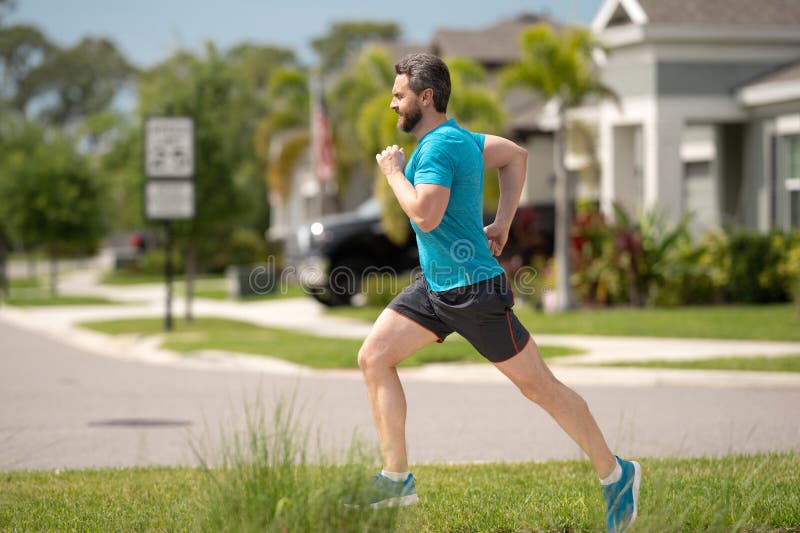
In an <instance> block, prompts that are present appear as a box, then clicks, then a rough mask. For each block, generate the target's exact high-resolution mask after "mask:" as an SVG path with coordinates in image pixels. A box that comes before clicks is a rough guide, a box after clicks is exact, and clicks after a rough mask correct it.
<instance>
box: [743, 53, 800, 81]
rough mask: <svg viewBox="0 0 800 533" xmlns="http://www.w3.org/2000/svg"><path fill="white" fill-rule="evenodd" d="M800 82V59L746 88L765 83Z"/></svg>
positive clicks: (760, 77)
mask: <svg viewBox="0 0 800 533" xmlns="http://www.w3.org/2000/svg"><path fill="white" fill-rule="evenodd" d="M791 81H800V59H797V60H795V61H792V62H791V63H786V64H784V65H782V66H780V67H778V68H777V69H775V70H772V71H770V72H767V73H766V74H763V75H761V76H759V77H758V78H756V79H754V80H752V81H750V82H749V83H748V84H747V85H746V86H747V87H750V86H753V85H763V84H765V83H776V82H791Z"/></svg>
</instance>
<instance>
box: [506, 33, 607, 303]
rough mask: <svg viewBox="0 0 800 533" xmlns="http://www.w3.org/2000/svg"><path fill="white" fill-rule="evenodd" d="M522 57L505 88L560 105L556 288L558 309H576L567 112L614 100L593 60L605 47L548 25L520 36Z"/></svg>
mask: <svg viewBox="0 0 800 533" xmlns="http://www.w3.org/2000/svg"><path fill="white" fill-rule="evenodd" d="M520 46H521V49H522V59H521V60H520V61H519V62H518V63H516V64H514V65H510V66H509V67H507V68H506V69H505V70H504V71H503V72H502V75H501V84H502V86H503V87H506V88H507V87H512V86H518V87H524V88H527V89H529V90H531V91H533V92H535V93H537V94H538V95H540V96H541V97H543V98H544V99H545V100H547V101H553V102H555V104H556V106H557V110H558V111H557V113H558V119H559V120H558V124H559V125H558V129H557V131H556V134H555V143H554V151H555V154H554V161H555V163H556V164H555V167H556V168H555V173H556V194H555V197H556V239H555V246H556V267H557V272H556V284H557V288H558V293H559V295H560V298H559V300H560V301H559V308H560V309H561V310H566V309H569V308H571V307H573V306H574V298H573V296H572V290H571V287H570V281H569V280H570V275H571V266H570V260H571V258H570V249H569V246H570V234H569V232H570V229H569V228H570V224H571V211H572V209H571V205H572V199H571V198H570V194H569V189H570V188H569V184H568V182H567V179H568V176H567V170H566V167H565V162H564V159H565V152H566V150H565V148H566V146H565V145H566V130H567V111H568V110H569V109H570V108H574V107H578V106H580V105H581V104H582V103H584V102H585V101H586V100H587V99H588V98H589V97H601V98H612V99H613V98H615V96H614V93H613V92H612V91H611V90H610V89H609V88H608V87H606V86H605V85H603V83H602V82H601V81H600V79H599V77H598V73H597V70H596V68H595V67H594V65H593V62H592V52H593V51H594V50H595V49H597V48H599V47H600V45H599V44H598V43H597V41H596V40H595V39H594V38H593V37H592V35H591V33H590V32H589V31H588V30H585V29H582V28H572V29H567V30H564V31H562V32H559V33H556V32H554V31H553V29H552V28H551V27H550V26H548V25H547V24H540V25H538V26H536V27H534V28H531V29H529V30H526V31H524V32H523V33H522V36H521V38H520Z"/></svg>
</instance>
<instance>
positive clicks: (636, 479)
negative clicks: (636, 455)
mask: <svg viewBox="0 0 800 533" xmlns="http://www.w3.org/2000/svg"><path fill="white" fill-rule="evenodd" d="M631 464H633V514H632V515H631V521H630V523H629V524H628V526H630V525H631V524H633V522H634V520H636V515H637V514H638V513H639V485H640V484H641V482H642V467H641V465H640V464H639V463H637V462H636V461H631Z"/></svg>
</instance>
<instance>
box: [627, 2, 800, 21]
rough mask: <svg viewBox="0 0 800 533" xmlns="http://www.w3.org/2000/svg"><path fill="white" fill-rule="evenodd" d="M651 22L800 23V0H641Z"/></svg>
mask: <svg viewBox="0 0 800 533" xmlns="http://www.w3.org/2000/svg"><path fill="white" fill-rule="evenodd" d="M638 2H639V4H640V5H641V6H642V9H644V12H645V14H646V15H647V18H648V19H649V20H650V22H651V23H657V24H696V25H706V24H725V25H727V24H735V25H753V26H784V25H786V26H788V25H796V24H800V2H798V1H797V0H755V1H754V0H638Z"/></svg>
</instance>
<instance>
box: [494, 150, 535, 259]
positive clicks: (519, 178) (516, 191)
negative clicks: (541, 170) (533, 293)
mask: <svg viewBox="0 0 800 533" xmlns="http://www.w3.org/2000/svg"><path fill="white" fill-rule="evenodd" d="M483 163H484V167H486V168H496V169H498V171H499V174H500V201H499V203H498V205H497V214H496V215H495V217H494V222H492V223H491V224H489V225H488V226H486V227H485V228H484V232H485V233H486V238H487V239H489V248H490V249H491V250H492V254H493V255H500V253H501V252H502V251H503V248H504V247H505V245H506V241H507V240H508V231H509V229H511V221H512V220H514V214H515V213H516V212H517V207H518V206H519V197H520V195H521V194H522V187H523V185H524V184H525V174H526V171H527V165H528V151H527V150H525V149H524V148H522V147H521V146H519V145H517V144H516V143H514V142H512V141H510V140H508V139H505V138H503V137H498V136H496V135H486V136H485V141H484V145H483Z"/></svg>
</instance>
